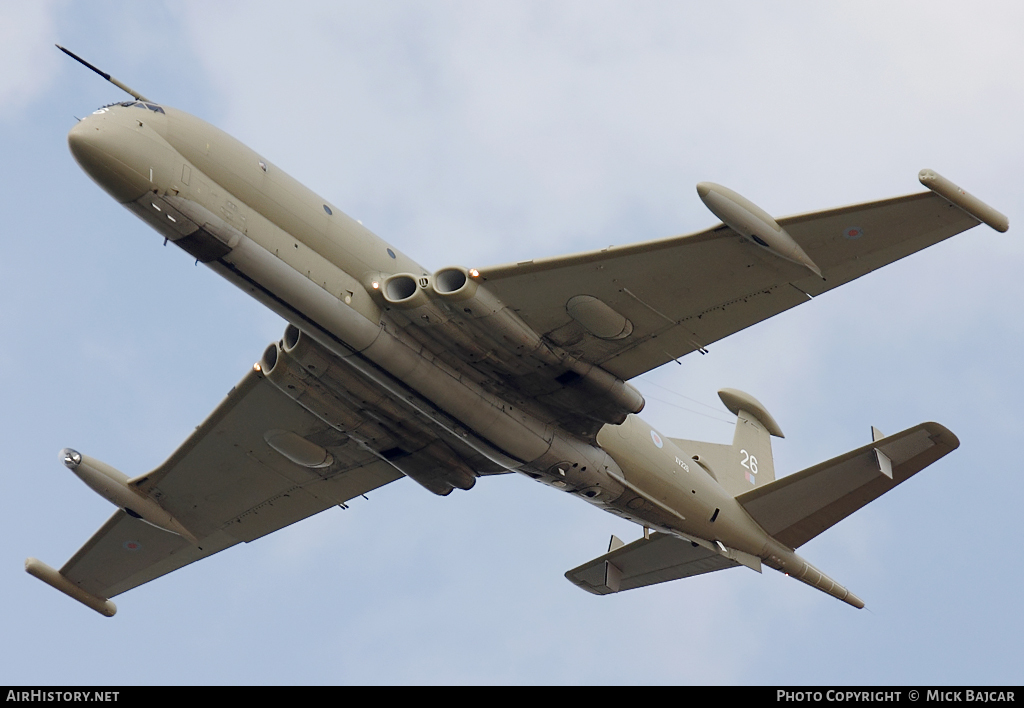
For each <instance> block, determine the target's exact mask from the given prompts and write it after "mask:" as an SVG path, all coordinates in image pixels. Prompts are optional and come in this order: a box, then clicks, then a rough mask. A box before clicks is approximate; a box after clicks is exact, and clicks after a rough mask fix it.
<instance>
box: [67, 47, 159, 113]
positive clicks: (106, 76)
mask: <svg viewBox="0 0 1024 708" xmlns="http://www.w3.org/2000/svg"><path fill="white" fill-rule="evenodd" d="M54 46H55V47H57V49H59V50H61V51H62V52H64V53H65V54H67V55H68V56H69V57H71V58H72V59H74V60H75V61H77V62H78V63H79V64H81V65H82V66H85V67H87V68H89V69H92V70H93V71H95V72H96V73H97V74H99V75H100V76H102V77H103V78H104V79H106V80H107V81H109V82H110V83H112V84H114V86H117V87H118V88H119V89H121V90H122V91H126V92H128V93H129V94H130V95H131V96H133V97H134V98H135V100H137V101H146V102H147V103H152V101H150V100H149V99H148V98H146V97H145V96H143V95H142V94H141V93H139V92H138V91H133V90H132V89H130V88H128V87H127V86H125V85H124V84H122V83H121V82H120V81H118V80H117V79H115V78H114V77H113V76H111V75H110V74H108V73H106V72H105V71H100V70H99V69H97V68H96V67H95V66H93V65H92V64H90V63H89V62H87V61H86V60H85V59H83V58H82V57H80V56H78V55H77V54H75V53H74V52H72V51H69V50H67V49H65V48H64V47H62V46H60V45H59V44H55V45H54Z"/></svg>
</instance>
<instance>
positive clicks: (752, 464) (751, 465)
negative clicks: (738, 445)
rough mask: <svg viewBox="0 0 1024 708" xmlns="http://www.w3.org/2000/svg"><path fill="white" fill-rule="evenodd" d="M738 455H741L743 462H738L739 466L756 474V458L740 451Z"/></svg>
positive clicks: (744, 451)
mask: <svg viewBox="0 0 1024 708" xmlns="http://www.w3.org/2000/svg"><path fill="white" fill-rule="evenodd" d="M740 454H741V455H743V460H742V461H741V462H740V464H741V465H743V466H744V467H746V468H747V469H748V470H750V471H751V472H752V473H754V474H757V458H756V457H754V456H753V455H751V454H750V453H748V452H747V451H746V450H740Z"/></svg>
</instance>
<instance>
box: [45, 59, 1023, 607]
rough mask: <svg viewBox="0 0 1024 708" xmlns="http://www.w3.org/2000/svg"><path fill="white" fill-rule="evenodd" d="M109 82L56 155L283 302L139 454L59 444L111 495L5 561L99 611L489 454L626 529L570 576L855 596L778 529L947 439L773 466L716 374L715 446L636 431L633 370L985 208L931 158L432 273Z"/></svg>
mask: <svg viewBox="0 0 1024 708" xmlns="http://www.w3.org/2000/svg"><path fill="white" fill-rule="evenodd" d="M83 63H84V62H83ZM107 78H109V77H107ZM118 85H119V86H121V87H122V88H125V89H126V90H127V91H128V92H129V93H131V94H132V96H133V100H130V101H125V102H123V103H115V104H111V105H109V106H105V107H103V108H101V109H99V110H97V111H95V112H94V113H93V114H92V115H90V116H88V117H86V118H85V119H84V120H82V121H80V122H79V123H78V124H77V125H75V126H74V128H72V130H71V132H70V133H69V135H68V142H69V144H70V147H71V152H72V153H73V155H74V157H75V159H76V160H77V161H78V163H79V164H80V165H81V166H82V168H83V169H84V170H85V171H86V172H87V173H88V174H89V176H90V177H92V178H93V179H94V180H95V181H96V182H97V183H98V184H99V185H100V186H101V187H102V188H103V189H104V190H106V191H107V192H108V193H109V194H110V195H111V196H112V197H114V198H115V199H116V200H117V201H118V202H120V203H122V204H124V205H125V206H126V207H127V208H128V209H130V210H131V211H132V212H134V213H135V214H136V215H138V216H139V217H140V218H141V219H142V220H144V221H145V222H147V223H148V224H149V225H150V226H152V227H153V228H155V229H156V230H157V231H158V232H159V234H160V236H161V237H163V238H166V239H167V240H169V241H171V242H173V243H174V244H176V245H177V246H179V247H180V248H181V249H182V250H184V251H185V252H186V253H187V257H188V258H194V259H196V260H197V261H198V262H201V263H203V264H205V265H206V266H208V267H209V268H210V269H211V270H213V271H214V272H215V273H217V274H219V275H220V276H222V277H224V278H226V279H228V280H229V281H231V282H232V283H235V284H236V285H238V287H240V288H242V289H243V290H244V291H245V292H247V293H249V294H251V295H252V296H253V297H254V298H255V299H256V300H258V301H259V302H262V303H263V304H264V305H266V306H267V307H269V308H270V309H271V310H273V311H274V312H276V313H278V314H279V315H281V316H282V317H283V318H284V319H285V320H287V321H288V323H289V324H288V326H287V328H286V330H285V333H284V337H283V338H282V339H281V341H280V342H276V343H274V344H272V345H270V347H268V348H267V350H266V352H265V353H264V354H263V356H262V358H261V359H260V361H259V363H258V364H256V366H255V367H254V368H253V369H252V370H251V371H249V372H248V373H247V374H246V375H245V377H244V378H243V379H242V380H241V382H240V383H239V384H238V385H237V386H236V387H235V388H234V389H233V390H232V391H231V392H230V393H229V394H228V396H227V398H226V399H225V400H224V401H223V403H221V404H220V405H219V406H218V407H217V408H216V410H214V412H213V413H212V414H211V415H210V417H209V418H207V420H206V421H204V422H203V423H202V424H201V425H200V426H199V427H198V428H197V429H196V430H195V432H194V433H193V434H192V435H191V436H189V438H188V439H187V440H186V441H185V442H184V443H183V444H182V446H181V447H180V448H178V450H176V451H175V452H174V453H173V454H172V455H171V456H170V458H169V459H168V460H167V461H166V462H165V463H164V464H162V465H160V466H159V467H158V468H156V469H155V470H153V471H151V472H147V473H145V474H141V475H138V476H136V477H129V476H127V475H125V474H122V473H121V472H119V471H117V470H115V469H114V468H112V467H110V466H109V465H106V464H104V463H102V462H100V461H99V460H96V459H93V458H91V457H88V456H87V455H85V454H82V453H80V452H77V451H75V450H71V449H65V450H64V451H62V453H61V459H62V461H63V463H64V464H65V465H66V466H67V467H68V468H70V469H71V470H72V471H73V472H74V473H75V474H77V475H78V476H79V477H80V478H81V479H82V480H83V481H85V483H86V484H88V485H89V486H90V487H92V488H93V489H94V490H95V491H97V492H98V493H99V494H101V495H102V496H103V497H105V498H106V499H108V500H109V501H111V502H113V504H114V505H115V506H117V507H118V510H117V511H116V512H115V513H114V515H113V516H111V517H110V519H109V520H108V521H107V522H106V523H105V524H104V525H103V526H102V528H100V530H99V531H97V532H96V534H95V535H94V536H93V537H92V538H91V539H89V541H88V542H87V543H86V544H85V545H84V546H83V547H82V548H81V550H79V551H78V552H77V553H76V554H75V555H74V556H73V557H72V558H71V559H70V560H69V561H68V562H67V563H66V564H65V565H64V566H63V567H62V568H61V569H60V570H59V571H58V570H54V569H53V568H50V567H49V566H47V565H46V564H44V563H42V562H41V561H38V560H35V559H33V558H30V559H28V561H26V569H27V570H28V572H30V573H32V574H33V575H35V576H37V577H39V578H40V579H42V580H43V581H45V582H46V583H48V584H50V585H52V586H53V587H55V588H57V589H58V590H61V591H62V592H64V593H66V594H68V595H70V596H71V597H73V598H75V599H76V600H79V601H81V602H83V603H84V604H86V605H88V606H89V607H91V608H93V609H95V610H97V611H98V612H100V613H103V614H105V615H113V614H114V612H115V609H116V608H115V606H114V604H113V603H112V602H111V601H110V598H112V597H114V596H115V595H119V594H121V593H123V592H125V591H127V590H130V589H132V588H134V587H136V586H138V585H141V584H142V583H146V582H148V581H150V580H153V579H154V578H157V577H159V576H161V575H164V574H165V573H169V572H171V571H173V570H176V569H177V568H180V567H182V566H184V565H187V564H189V563H192V562H193V561H196V560H199V559H200V558H203V557H205V556H209V555H213V554H214V553H217V552H218V551H222V550H224V549H225V548H228V547H230V546H233V545H235V544H236V543H239V542H240V541H252V540H254V539H257V538H259V537H261V536H264V535H266V534H268V533H271V532H273V531H276V530H277V529H280V528H283V527H285V526H288V525H289V524H292V523H294V522H296V521H299V520H300V519H303V518H305V517H307V516H311V515H313V514H316V513H318V512H320V511H323V510H325V509H328V508H329V507H332V506H340V507H343V508H344V507H345V505H346V502H347V501H349V500H350V499H352V498H354V497H357V496H360V495H362V494H366V493H368V492H369V491H371V490H373V489H376V488H378V487H380V486H382V485H385V484H388V483H390V482H394V481H395V480H398V479H401V478H403V477H409V478H411V479H412V480H413V481H414V482H416V483H418V484H420V485H421V486H423V487H425V488H426V489H427V490H429V491H431V492H433V493H434V494H439V495H446V494H449V493H451V492H452V490H455V489H458V490H468V489H470V488H471V487H473V485H474V484H475V483H476V481H477V478H478V477H481V476H486V475H493V474H502V473H506V472H519V473H522V474H523V475H526V476H527V477H531V478H533V479H535V480H537V481H539V482H542V483H544V484H546V485H548V486H551V487H554V488H555V489H558V490H561V491H564V492H566V493H568V494H572V495H574V496H577V497H579V498H580V499H582V500H584V501H587V502H590V503H591V504H593V505H595V506H597V507H598V508H601V509H604V510H605V511H609V512H611V513H613V514H615V515H617V516H620V517H622V518H625V519H628V520H630V521H633V522H635V523H636V524H638V526H641V527H643V529H644V532H643V534H642V535H641V537H640V538H639V540H636V541H634V542H632V543H629V544H624V543H623V542H621V541H619V540H618V539H617V538H615V537H612V542H611V544H610V547H609V549H608V552H607V553H605V554H604V555H601V556H599V557H597V558H595V559H594V560H592V561H590V562H588V563H584V564H583V565H581V566H579V567H578V568H574V569H573V570H570V571H569V572H568V573H566V577H567V578H568V579H569V580H570V581H572V582H573V583H575V584H576V585H578V586H579V587H581V588H583V589H584V590H587V591H588V592H591V593H595V594H606V593H613V592H620V591H623V590H629V589H632V588H638V587H642V586H645V585H652V584H655V583H661V582H665V581H668V580H675V579H678V578H685V577H688V576H692V575H698V574H701V573H707V572H710V571H714V570H721V569H723V568H730V567H733V566H739V565H743V566H747V567H748V568H752V569H754V570H757V571H760V570H761V565H762V564H764V565H767V566H768V567H770V568H774V569H776V570H779V571H782V572H784V573H786V574H787V575H790V576H792V577H794V578H796V579H798V580H800V581H802V582H804V583H807V584H808V585H811V586H813V587H815V588H818V589H819V590H822V591H824V592H826V593H828V594H830V595H832V596H834V597H836V598H838V599H840V600H843V601H844V602H847V603H849V604H851V605H853V606H854V607H863V606H864V603H863V602H862V601H861V600H860V599H859V598H857V597H856V596H855V595H853V594H852V593H850V592H849V591H848V590H847V589H846V588H844V587H842V586H841V585H839V584H838V583H836V582H834V581H833V580H831V579H830V578H829V577H828V576H826V575H825V574H824V573H822V572H821V571H819V570H818V569H817V568H815V567H814V566H812V565H811V564H810V563H808V562H807V561H805V560H804V559H803V558H801V557H800V556H799V555H797V553H796V552H795V549H797V548H799V547H800V546H801V545H803V544H804V543H806V542H807V541H809V540H810V539H812V538H814V537H815V536H817V535H818V534H819V533H821V532H822V531H824V530H825V529H827V528H829V527H831V526H832V525H833V524H835V523H837V522H839V521H840V520H842V519H843V518H845V517H846V516H848V515H849V514H851V513H853V512H854V511H856V510H857V509H859V508H860V507H862V506H864V505H865V504H867V503H868V502H870V501H871V500H872V499H875V498H876V497H878V496H880V495H881V494H884V493H885V492H887V491H889V490H890V489H892V488H893V487H895V486H896V485H898V484H900V483H901V482H903V481H904V480H906V479H907V478H909V477H910V476H912V475H913V474H915V473H916V472H918V471H919V470H921V469H923V468H924V467H926V466H928V465H929V464H931V463H932V462H935V461H936V460H938V459H939V458H941V457H942V456H944V455H946V454H947V453H949V452H951V451H952V450H954V449H955V448H956V447H957V445H958V444H959V443H958V441H957V439H956V437H955V436H954V435H953V434H952V433H951V432H950V431H949V430H947V429H946V428H944V427H942V426H941V425H938V424H936V423H922V424H920V425H917V426H914V427H911V428H908V429H907V430H904V431H903V432H900V433H896V434H895V435H888V436H886V435H883V434H881V433H880V432H878V431H877V430H875V431H874V435H873V436H872V437H873V439H872V440H871V441H870V442H867V444H865V445H864V446H862V447H859V448H857V449H856V450H852V451H850V452H848V453H846V454H844V455H840V456H839V457H836V458H834V459H831V460H829V461H827V462H823V463H821V464H818V465H815V466H813V467H810V468H808V469H805V470H803V471H801V472H797V473H795V474H791V475H788V476H785V477H781V478H779V479H776V478H775V471H774V468H773V464H772V451H771V436H777V437H782V431H781V429H780V427H779V425H778V424H777V423H776V422H775V420H774V419H773V418H772V416H771V415H770V414H769V413H768V411H767V410H766V409H765V407H764V406H763V405H761V403H759V402H758V401H757V400H755V399H754V398H753V397H752V396H750V395H749V394H746V393H743V392H741V391H736V390H732V389H724V390H722V391H721V392H720V396H721V399H722V402H723V403H724V404H725V406H726V408H728V409H729V410H730V411H732V412H733V413H734V414H735V415H736V429H735V433H734V438H733V442H732V444H731V445H721V444H711V443H706V442H697V441H692V440H681V439H674V438H670V437H668V436H667V435H664V434H663V433H661V432H660V431H656V430H654V429H653V428H651V426H649V425H648V424H647V423H645V422H644V421H643V420H642V419H641V418H639V417H638V416H637V415H636V414H637V413H639V412H640V410H641V409H642V408H643V406H644V399H643V397H642V396H641V395H640V393H639V392H638V391H637V390H636V389H635V388H634V387H633V386H631V385H630V384H629V383H628V381H629V379H631V378H633V377H635V376H639V375H640V374H642V373H644V372H645V371H649V370H651V369H654V368H655V367H658V366H661V365H662V364H665V363H666V362H670V361H673V360H676V359H678V358H680V357H682V356H684V355H686V354H688V353H691V352H693V351H701V352H703V351H704V350H705V347H707V346H708V345H709V344H711V343H713V342H716V341H718V340H720V339H722V338H723V337H726V336H728V335H730V334H733V333H734V332H738V331H739V330H741V329H744V328H746V327H749V326H750V325H752V324H755V323H757V322H760V321H761V320H764V319H766V318H768V317H771V316H772V315H775V314H777V313H779V312H782V311H784V310H788V309H789V308H791V307H794V306H796V305H799V304H801V303H805V302H807V301H809V300H810V299H811V298H812V297H813V296H815V295H818V294H820V293H822V292H825V291H826V290H830V289H832V288H834V287H836V286H838V285H841V284H843V283H846V282H848V281H850V280H853V279H854V278H857V277H860V276H862V275H864V274H865V273H869V272H871V271H873V270H875V269H877V268H880V267H882V266H884V265H886V264H888V263H892V262H893V261H896V260H899V259H901V258H903V257H904V256H907V255H910V254H911V253H914V252H916V251H918V250H920V249H923V248H926V247H928V246H931V245H932V244H935V243H938V242H939V241H942V240H943V239H946V238H949V237H950V236H953V235H954V234H958V233H960V232H961V231H965V230H967V229H970V228H972V227H974V226H976V225H978V224H979V223H980V222H984V223H986V224H988V225H990V226H992V227H993V228H995V229H997V230H999V231H1005V230H1006V229H1007V227H1008V222H1007V220H1006V218H1005V217H1004V216H1003V215H1001V214H999V213H998V212H996V211H994V210H993V209H991V208H990V207H988V206H986V205H985V204H983V203H982V202H980V201H979V200H978V199H976V198H975V197H972V196H970V195H969V194H967V193H965V192H963V191H962V190H960V189H959V188H957V187H956V186H954V185H953V184H951V183H950V182H948V181H947V180H945V179H944V178H942V177H940V176H939V175H937V174H936V173H934V172H932V171H930V170H925V171H923V172H921V174H920V180H921V182H922V183H923V184H924V185H925V186H926V187H928V191H925V192H923V193H919V194H911V195H908V196H903V197H897V198H893V199H886V200H882V201H877V202H871V203H867V204H858V205H855V206H849V207H843V208H840V209H832V210H827V211H821V212H816V213H812V214H803V215H800V216H793V217H788V218H784V219H779V220H775V219H773V218H772V217H771V216H770V215H768V214H767V213H766V212H764V211H763V210H761V209H760V208H758V207H757V206H755V205H754V204H752V203H750V202H749V201H747V200H746V199H744V198H743V197H741V196H740V195H738V194H736V193H735V192H732V191H730V190H728V189H726V188H724V187H721V186H718V185H715V184H711V183H701V184H699V185H698V186H697V192H698V194H699V196H700V198H701V199H702V200H703V201H704V203H705V204H706V205H707V206H708V208H709V209H710V210H711V211H712V212H713V213H714V214H715V216H717V217H718V218H719V219H721V221H722V223H720V224H716V225H715V226H713V227H711V228H709V229H706V230H704V231H700V232H698V233H693V234H689V235H686V236H678V237H674V238H668V239H664V240H660V241H648V242H645V243H639V244H635V245H631V246H622V247H609V248H605V249H602V250H600V251H592V252H589V253H581V254H576V255H571V256H564V257H560V258H548V259H543V260H535V261H529V262H526V263H516V264H512V265H504V266H497V267H492V268H480V269H479V270H477V269H472V268H470V269H467V268H462V267H449V268H442V269H441V270H439V271H437V272H435V273H428V272H426V271H425V270H424V269H423V268H421V267H420V266H418V265H417V264H416V263H414V262H413V261H412V260H411V259H409V258H408V257H406V256H405V255H403V254H401V253H399V252H398V251H397V250H396V249H394V248H393V247H390V246H389V245H388V244H387V243H385V242H383V241H382V240H381V239H379V238H378V237H377V236H375V235H374V234H372V233H370V232H369V231H368V230H367V229H365V228H364V227H363V226H362V225H361V224H360V223H358V222H356V221H354V220H352V219H350V218H349V217H348V216H346V215H345V214H343V213H342V212H341V210H340V209H337V208H336V207H334V206H333V205H332V204H331V203H330V202H327V201H325V200H324V199H322V198H320V197H318V196H317V195H316V194H314V193H313V192H311V191H310V190H308V189H306V188H305V187H303V186H302V185H301V184H299V183H298V182H296V181H295V180H293V179H292V178H291V177H289V176H288V175H286V174H284V173H283V172H282V171H280V170H279V169H277V167H275V165H274V164H273V163H272V162H271V161H269V160H268V159H266V158H265V157H264V156H263V155H261V154H259V153H257V152H254V151H252V150H250V149H249V148H247V147H246V146H244V145H242V144H241V143H239V142H238V141H237V140H235V139H233V138H231V137H230V136H228V135H226V134H225V133H223V132H221V131H220V130H218V129H217V128H214V127H213V126H211V125H209V124H207V123H205V122H203V121H202V120H200V119H198V118H195V117H193V116H191V115H188V114H186V113H182V112H181V111H178V110H175V109H173V108H170V107H168V106H165V105H162V104H158V103H154V102H152V101H150V100H148V99H146V98H144V97H143V96H141V95H139V94H137V93H135V92H133V91H131V90H130V89H127V87H124V86H123V85H121V84H118ZM904 267H907V266H904Z"/></svg>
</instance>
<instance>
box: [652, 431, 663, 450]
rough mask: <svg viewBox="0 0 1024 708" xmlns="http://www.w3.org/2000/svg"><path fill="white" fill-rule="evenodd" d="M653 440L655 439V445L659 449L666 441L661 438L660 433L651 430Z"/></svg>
mask: <svg viewBox="0 0 1024 708" xmlns="http://www.w3.org/2000/svg"><path fill="white" fill-rule="evenodd" d="M651 440H653V441H654V446H655V447H657V448H658V449H659V450H660V449H661V448H662V447H663V446H664V445H665V443H664V442H662V440H661V436H660V435H658V434H657V433H656V432H654V431H653V430H652V431H651Z"/></svg>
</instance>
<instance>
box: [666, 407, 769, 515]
mask: <svg viewBox="0 0 1024 708" xmlns="http://www.w3.org/2000/svg"><path fill="white" fill-rule="evenodd" d="M718 397H719V398H721V399H722V403H724V404H725V407H726V408H728V409H729V410H730V411H731V412H732V413H734V414H735V415H736V431H735V433H733V438H732V445H717V444H715V443H706V442H700V441H697V440H676V439H673V440H672V442H674V443H675V444H677V445H678V446H679V447H680V448H682V449H683V450H686V451H687V452H688V453H690V454H693V459H694V460H695V461H696V462H697V464H699V465H700V466H701V467H703V468H704V469H705V470H706V471H707V472H708V473H709V474H710V475H711V476H712V477H714V478H715V479H716V480H717V481H718V483H719V484H720V485H722V488H723V489H725V490H726V491H727V492H729V494H732V495H733V496H739V495H741V494H745V493H746V492H749V491H751V490H752V489H756V488H758V487H762V486H764V485H766V484H769V483H771V482H774V481H775V463H774V462H773V461H772V442H771V436H772V435H774V436H775V437H778V438H783V437H785V436H784V435H783V434H782V430H781V429H780V428H779V424H778V423H776V422H775V419H774V418H772V416H771V413H769V412H768V411H767V410H766V409H765V407H764V406H762V405H761V403H760V402H759V401H758V400H757V399H756V398H754V397H753V396H751V395H750V394H749V393H744V392H743V391H737V390H736V389H733V388H723V389H722V390H721V391H719V392H718Z"/></svg>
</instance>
